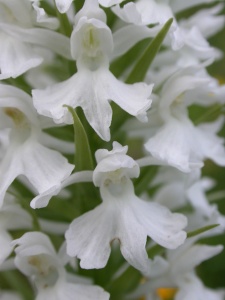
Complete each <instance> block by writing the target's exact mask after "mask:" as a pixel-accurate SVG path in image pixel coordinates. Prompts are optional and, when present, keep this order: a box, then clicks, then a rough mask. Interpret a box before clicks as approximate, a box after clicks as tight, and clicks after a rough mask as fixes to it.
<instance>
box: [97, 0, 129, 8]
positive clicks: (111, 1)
mask: <svg viewBox="0 0 225 300" xmlns="http://www.w3.org/2000/svg"><path fill="white" fill-rule="evenodd" d="M123 1H124V0H98V2H99V3H100V4H101V5H102V6H105V7H110V6H112V5H115V4H119V3H121V2H123Z"/></svg>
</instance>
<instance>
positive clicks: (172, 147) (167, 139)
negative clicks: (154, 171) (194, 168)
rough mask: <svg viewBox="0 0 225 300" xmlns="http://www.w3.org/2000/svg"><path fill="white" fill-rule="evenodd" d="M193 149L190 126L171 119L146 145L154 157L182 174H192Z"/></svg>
mask: <svg viewBox="0 0 225 300" xmlns="http://www.w3.org/2000/svg"><path fill="white" fill-rule="evenodd" d="M192 147H193V138H192V130H191V128H190V125H188V126H186V124H183V123H182V122H179V121H177V120H175V119H171V120H170V122H168V123H166V124H165V125H164V126H163V127H162V128H161V129H160V130H159V131H158V132H157V133H156V135H154V136H153V137H152V138H150V139H149V140H148V142H147V143H146V144H145V148H146V150H147V151H149V152H150V153H151V155H152V156H154V157H156V158H157V159H160V160H162V161H165V162H166V163H167V164H168V165H171V166H174V167H176V168H178V169H179V170H181V171H182V172H190V170H191V168H190V167H191V163H195V161H192V158H191V153H192Z"/></svg>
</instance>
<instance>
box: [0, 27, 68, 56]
mask: <svg viewBox="0 0 225 300" xmlns="http://www.w3.org/2000/svg"><path fill="white" fill-rule="evenodd" d="M0 28H1V29H2V30H3V31H4V32H6V33H7V34H9V35H10V36H12V37H15V38H16V39H18V40H19V41H21V42H25V43H29V44H32V45H38V46H42V47H45V48H47V49H50V50H51V51H53V52H54V53H57V54H59V55H62V56H63V57H65V58H67V59H72V57H71V53H70V41H69V38H68V37H66V36H64V35H62V34H60V33H58V32H55V31H52V30H48V29H43V28H22V27H21V28H20V27H18V26H14V25H10V24H4V23H0Z"/></svg>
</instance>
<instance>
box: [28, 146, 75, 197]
mask: <svg viewBox="0 0 225 300" xmlns="http://www.w3.org/2000/svg"><path fill="white" fill-rule="evenodd" d="M73 168H74V166H73V165H71V164H69V163H68V162H67V160H66V159H65V158H64V157H63V156H62V155H61V154H60V153H59V152H57V151H54V150H50V149H48V148H46V147H44V146H42V145H41V144H39V143H37V142H36V143H35V142H33V143H31V142H30V143H28V142H27V145H26V147H24V149H23V174H24V175H25V176H26V177H27V178H28V179H29V181H30V182H31V184H32V185H34V186H35V187H36V189H37V190H38V192H39V193H42V192H44V191H46V190H48V189H49V188H50V187H54V186H55V185H57V184H58V183H60V182H62V181H63V180H64V179H65V178H66V177H68V176H69V175H70V173H71V172H72V170H73ZM33 170H35V173H34V172H33Z"/></svg>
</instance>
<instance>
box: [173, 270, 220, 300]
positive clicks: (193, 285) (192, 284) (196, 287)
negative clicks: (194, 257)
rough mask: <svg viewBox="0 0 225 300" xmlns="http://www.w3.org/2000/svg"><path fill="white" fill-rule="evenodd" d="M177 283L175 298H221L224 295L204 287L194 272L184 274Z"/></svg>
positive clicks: (184, 299)
mask: <svg viewBox="0 0 225 300" xmlns="http://www.w3.org/2000/svg"><path fill="white" fill-rule="evenodd" d="M182 279H183V280H181V282H180V283H179V289H178V292H177V294H176V298H175V299H176V300H189V299H191V300H199V299H207V300H223V299H224V297H223V296H224V295H223V293H220V292H218V291H216V290H213V289H209V288H207V287H205V286H204V285H203V284H202V282H201V281H200V280H199V279H198V277H197V276H196V275H194V274H186V276H185V277H184V278H182Z"/></svg>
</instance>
